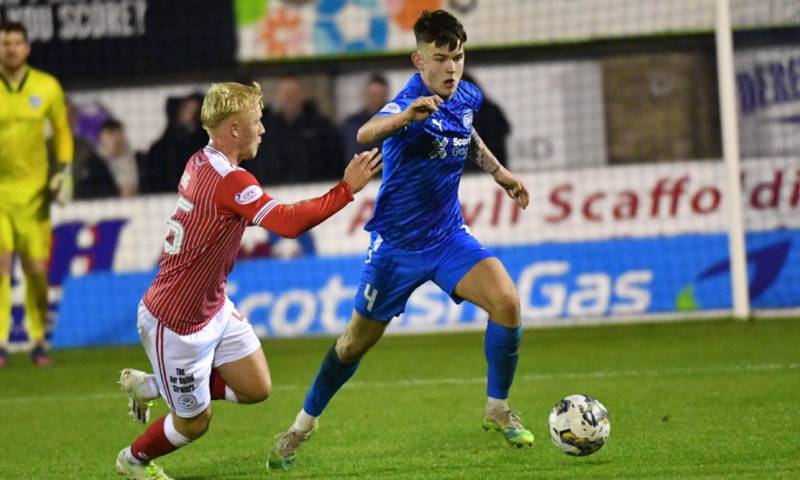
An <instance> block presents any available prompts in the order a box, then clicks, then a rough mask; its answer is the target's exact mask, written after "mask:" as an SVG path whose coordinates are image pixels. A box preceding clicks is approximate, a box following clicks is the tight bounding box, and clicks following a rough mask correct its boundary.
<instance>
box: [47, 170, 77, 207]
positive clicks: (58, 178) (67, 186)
mask: <svg viewBox="0 0 800 480" xmlns="http://www.w3.org/2000/svg"><path fill="white" fill-rule="evenodd" d="M50 192H51V193H52V195H53V199H54V200H55V201H56V203H58V204H59V205H66V204H67V203H69V202H70V201H72V166H71V165H69V164H67V163H61V164H59V165H58V170H56V173H54V174H53V178H51V179H50Z"/></svg>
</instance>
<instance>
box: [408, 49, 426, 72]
mask: <svg viewBox="0 0 800 480" xmlns="http://www.w3.org/2000/svg"><path fill="white" fill-rule="evenodd" d="M424 60H425V59H424V58H423V57H422V54H421V53H419V50H415V51H414V53H412V54H411V62H412V63H413V64H414V67H416V68H417V70H422V67H423V65H425V61H424Z"/></svg>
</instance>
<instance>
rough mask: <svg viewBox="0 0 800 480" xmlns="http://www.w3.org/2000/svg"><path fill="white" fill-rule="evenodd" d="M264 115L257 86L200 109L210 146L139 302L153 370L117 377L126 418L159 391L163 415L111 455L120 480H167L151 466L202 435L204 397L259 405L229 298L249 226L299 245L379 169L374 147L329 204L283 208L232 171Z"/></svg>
mask: <svg viewBox="0 0 800 480" xmlns="http://www.w3.org/2000/svg"><path fill="white" fill-rule="evenodd" d="M262 109H263V100H262V95H261V87H260V86H259V85H258V84H255V83H254V84H253V85H252V86H247V85H241V84H238V83H218V84H214V85H212V86H211V88H210V89H209V91H208V93H207V94H206V97H205V100H204V101H203V107H202V110H201V117H202V121H203V127H204V128H205V129H206V130H207V131H208V134H209V137H210V139H211V140H210V142H209V144H208V146H207V147H205V148H203V149H202V150H200V151H198V152H197V153H195V154H194V155H192V157H191V158H189V160H188V162H187V163H186V169H185V171H184V173H183V177H182V178H181V181H180V184H179V185H178V193H179V196H178V202H177V205H176V207H175V211H174V212H173V214H172V217H171V218H170V219H169V220H167V225H168V226H169V232H168V233H167V237H166V239H165V241H164V249H163V252H162V254H161V258H160V261H159V271H158V274H157V275H156V278H155V280H153V283H152V284H151V285H150V288H148V290H147V292H146V293H145V294H144V297H143V298H142V301H141V302H140V303H139V311H138V321H137V326H138V329H139V335H140V337H141V340H142V344H143V345H144V348H145V351H146V352H147V356H148V358H149V359H150V363H151V364H152V366H153V371H154V373H153V374H146V373H144V372H141V371H138V370H133V369H125V370H123V371H122V373H121V376H120V384H121V386H122V388H123V390H125V391H126V392H127V393H128V396H129V401H130V406H131V415H132V416H133V417H134V418H136V419H137V420H139V421H141V422H142V423H146V422H147V420H148V416H149V402H150V401H151V400H153V399H155V398H157V397H158V396H159V394H160V396H161V397H163V398H164V400H165V401H166V402H167V405H168V406H169V409H170V413H169V414H168V415H166V416H164V417H161V418H159V419H158V420H156V421H155V422H153V423H152V424H150V426H149V427H148V428H147V430H145V432H144V433H143V434H142V435H140V436H139V437H138V438H137V439H136V440H134V441H133V443H132V444H131V445H130V446H129V447H126V448H124V449H123V450H122V451H121V452H120V453H119V455H118V456H117V462H116V469H117V471H118V472H119V473H120V474H121V475H124V476H125V477H127V478H128V479H131V480H139V479H162V480H168V479H169V477H167V475H166V474H164V471H163V470H162V469H161V468H160V467H158V466H156V465H155V464H154V463H153V459H155V458H157V457H160V456H163V455H166V454H168V453H170V452H172V451H174V450H176V449H178V448H180V447H182V446H184V445H186V444H188V443H189V442H191V441H193V440H195V439H197V438H199V437H200V436H202V435H203V434H204V433H205V432H206V430H207V429H208V424H209V421H210V419H211V400H223V399H224V400H228V401H231V402H238V403H258V402H261V401H263V400H265V399H266V398H267V397H268V396H269V394H270V391H271V389H272V381H271V379H270V374H269V368H268V367H267V361H266V358H265V357H264V352H263V351H262V350H261V344H260V342H259V340H258V338H257V337H256V335H255V333H254V331H253V328H252V327H251V326H250V324H249V323H248V322H247V319H245V318H243V317H242V315H241V314H240V313H239V312H237V311H236V308H235V307H234V305H233V303H232V302H231V300H230V299H229V298H228V297H227V296H226V295H225V283H226V279H227V275H228V272H230V271H231V269H232V268H233V264H234V262H235V260H236V256H237V253H238V251H239V245H240V242H241V239H242V234H243V233H244V229H245V227H247V226H249V225H258V226H261V227H263V228H266V229H268V230H270V231H272V232H275V233H277V234H278V235H281V236H285V237H296V236H298V235H300V234H301V233H303V232H305V231H307V230H308V229H310V228H312V227H313V226H315V225H317V224H319V223H320V222H322V221H323V220H325V219H326V218H328V217H330V216H331V215H333V214H334V213H336V212H338V211H339V210H341V209H342V208H343V207H344V206H345V205H347V204H348V203H349V202H350V201H352V200H353V194H355V193H356V192H358V191H360V190H361V189H362V188H364V186H365V185H366V184H367V183H368V182H369V180H370V179H371V178H372V177H373V175H375V174H376V173H377V172H379V171H380V169H381V167H382V162H381V156H380V154H379V153H378V152H377V150H376V149H373V150H370V151H367V152H363V153H361V154H359V155H356V156H354V157H353V159H352V160H351V162H350V164H349V165H348V166H347V168H346V169H345V171H344V178H343V180H342V181H340V182H339V183H338V184H337V185H336V186H335V187H333V188H332V189H331V190H329V191H328V192H327V193H326V194H325V195H323V196H321V197H317V198H313V199H309V200H304V201H301V202H298V203H294V204H282V203H279V202H278V201H277V200H274V199H272V198H271V197H270V196H269V195H267V194H266V193H264V192H263V191H262V189H261V187H260V185H259V183H258V181H257V180H256V178H255V177H254V176H253V175H251V174H250V173H248V172H247V171H246V170H244V169H242V168H241V167H240V166H239V164H240V162H242V161H244V160H249V159H252V158H253V157H255V155H256V151H257V150H258V145H259V143H261V135H263V134H264V132H265V130H264V126H263V125H262V123H261V110H262ZM334 160H335V159H331V161H334Z"/></svg>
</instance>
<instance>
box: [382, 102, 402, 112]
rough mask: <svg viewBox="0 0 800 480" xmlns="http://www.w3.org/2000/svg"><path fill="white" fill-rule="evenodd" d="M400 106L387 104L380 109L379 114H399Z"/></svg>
mask: <svg viewBox="0 0 800 480" xmlns="http://www.w3.org/2000/svg"><path fill="white" fill-rule="evenodd" d="M400 110H401V109H400V105H398V104H396V103H394V102H392V103H387V104H386V105H385V106H384V107H383V108H382V109H381V113H400Z"/></svg>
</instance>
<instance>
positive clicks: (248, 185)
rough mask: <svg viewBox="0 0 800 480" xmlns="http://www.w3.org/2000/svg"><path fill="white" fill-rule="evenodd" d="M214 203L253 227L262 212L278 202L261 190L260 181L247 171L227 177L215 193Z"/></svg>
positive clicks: (235, 171) (239, 170)
mask: <svg viewBox="0 0 800 480" xmlns="http://www.w3.org/2000/svg"><path fill="white" fill-rule="evenodd" d="M214 202H215V203H216V204H217V207H218V208H220V209H221V210H223V211H227V212H230V213H234V214H236V215H238V216H240V217H242V218H244V219H245V220H247V221H248V222H249V223H251V224H252V225H258V222H257V221H256V217H257V216H258V214H259V212H261V210H264V209H265V208H266V209H267V210H269V209H270V208H272V207H274V206H275V205H276V204H277V202H276V201H275V200H273V199H272V198H270V196H269V195H267V194H266V193H264V191H263V190H261V185H259V184H258V180H256V177H254V176H253V175H252V174H251V173H250V172H248V171H247V170H242V169H238V170H234V171H233V172H231V173H229V174H227V175H225V177H224V178H223V179H222V180H221V181H220V182H219V184H218V185H217V191H216V192H214Z"/></svg>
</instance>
